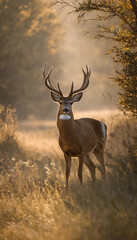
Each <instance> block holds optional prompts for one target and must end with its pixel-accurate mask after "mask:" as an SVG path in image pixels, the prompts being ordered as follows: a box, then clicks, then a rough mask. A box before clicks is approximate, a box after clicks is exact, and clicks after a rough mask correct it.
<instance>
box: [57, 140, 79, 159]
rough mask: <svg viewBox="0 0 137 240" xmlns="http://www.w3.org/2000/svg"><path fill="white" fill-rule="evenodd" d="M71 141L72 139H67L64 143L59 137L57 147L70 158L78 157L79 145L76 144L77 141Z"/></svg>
mask: <svg viewBox="0 0 137 240" xmlns="http://www.w3.org/2000/svg"><path fill="white" fill-rule="evenodd" d="M73 140H74V139H72V140H71V139H70V140H68V139H67V141H64V139H62V138H61V137H60V138H59V145H60V148H61V150H62V151H63V152H64V153H65V154H67V155H68V156H70V157H75V156H78V155H79V154H80V152H81V147H80V145H79V144H78V143H77V144H76V142H77V141H73Z"/></svg>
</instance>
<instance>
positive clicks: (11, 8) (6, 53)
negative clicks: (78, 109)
mask: <svg viewBox="0 0 137 240" xmlns="http://www.w3.org/2000/svg"><path fill="white" fill-rule="evenodd" d="M0 22H1V24H0V32H1V34H0V62H1V65H0V103H1V104H3V105H5V106H8V105H9V104H11V106H12V107H16V109H17V113H18V116H21V117H26V116H27V115H28V114H34V115H39V114H40V112H43V114H44V108H45V106H46V103H43V99H45V102H46V99H47V96H45V91H44V90H45V89H44V87H43V82H42V81H40V79H42V77H40V76H42V75H41V70H42V67H43V65H44V63H45V62H48V64H49V65H51V64H54V63H55V62H56V65H57V66H58V65H59V54H58V51H59V41H60V40H61V39H60V38H61V36H62V32H61V26H60V24H59V21H58V19H57V17H56V15H55V13H54V11H53V9H51V8H49V3H48V2H47V1H45V2H44V1H42V0H40V1H38V0H32V1H27V0H6V1H5V0H1V1H0ZM47 105H48V104H47ZM41 115H42V114H41Z"/></svg>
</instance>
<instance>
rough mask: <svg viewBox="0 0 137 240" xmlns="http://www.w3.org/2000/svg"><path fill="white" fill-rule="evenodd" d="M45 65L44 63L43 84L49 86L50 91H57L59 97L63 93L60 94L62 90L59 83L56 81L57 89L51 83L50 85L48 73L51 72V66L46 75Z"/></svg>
mask: <svg viewBox="0 0 137 240" xmlns="http://www.w3.org/2000/svg"><path fill="white" fill-rule="evenodd" d="M46 67H47V65H46V64H45V66H44V69H43V77H44V79H45V85H46V87H47V88H49V89H50V90H51V91H53V92H55V93H57V94H58V95H59V96H60V97H62V96H63V94H62V92H61V89H60V86H59V83H58V90H57V89H55V88H54V87H53V85H52V84H51V82H50V74H51V72H52V69H53V67H51V68H50V70H49V72H48V74H47V75H46Z"/></svg>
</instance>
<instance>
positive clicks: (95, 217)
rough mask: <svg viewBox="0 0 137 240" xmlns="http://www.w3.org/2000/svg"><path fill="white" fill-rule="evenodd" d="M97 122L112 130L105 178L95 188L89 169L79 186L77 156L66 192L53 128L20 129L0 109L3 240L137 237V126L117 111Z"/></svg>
mask: <svg viewBox="0 0 137 240" xmlns="http://www.w3.org/2000/svg"><path fill="white" fill-rule="evenodd" d="M96 118H97V119H99V120H104V121H105V122H106V124H107V126H108V138H107V143H106V150H105V165H106V168H107V177H106V180H105V182H103V181H102V180H101V177H100V172H99V171H98V170H97V180H96V183H95V184H94V185H93V184H92V180H91V178H90V174H89V172H88V169H87V168H86V167H84V172H83V174H84V184H83V187H81V186H80V184H79V181H78V177H77V166H78V161H77V159H75V158H74V159H73V161H72V169H71V175H70V180H69V190H68V192H66V189H65V161H64V159H63V154H62V152H61V150H60V149H59V146H58V141H57V138H58V132H57V129H56V127H55V126H54V124H55V123H54V122H53V123H52V122H50V123H48V124H47V123H45V122H44V121H43V122H42V121H41V122H40V121H32V120H30V121H28V122H20V123H18V122H17V119H16V113H15V111H14V110H12V109H10V108H6V109H5V108H4V107H3V106H0V239H1V240H9V239H10V240H15V239H17V240H30V239H31V240H37V239H38V240H45V239H46V240H52V239H59V240H91V239H93V240H127V239H128V240H134V239H137V149H136V140H137V137H136V132H137V127H136V121H135V119H134V118H133V117H132V116H130V115H123V114H121V113H119V112H117V113H108V114H106V115H103V114H100V115H99V116H96ZM49 125H50V126H49ZM93 158H94V157H93ZM94 162H95V163H96V164H97V162H96V160H95V159H94Z"/></svg>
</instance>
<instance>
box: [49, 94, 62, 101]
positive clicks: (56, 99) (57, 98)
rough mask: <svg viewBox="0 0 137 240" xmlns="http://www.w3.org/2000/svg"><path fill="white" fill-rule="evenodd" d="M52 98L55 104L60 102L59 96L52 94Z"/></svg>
mask: <svg viewBox="0 0 137 240" xmlns="http://www.w3.org/2000/svg"><path fill="white" fill-rule="evenodd" d="M51 97H52V99H53V101H54V102H60V97H59V96H58V94H56V93H54V92H51Z"/></svg>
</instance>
